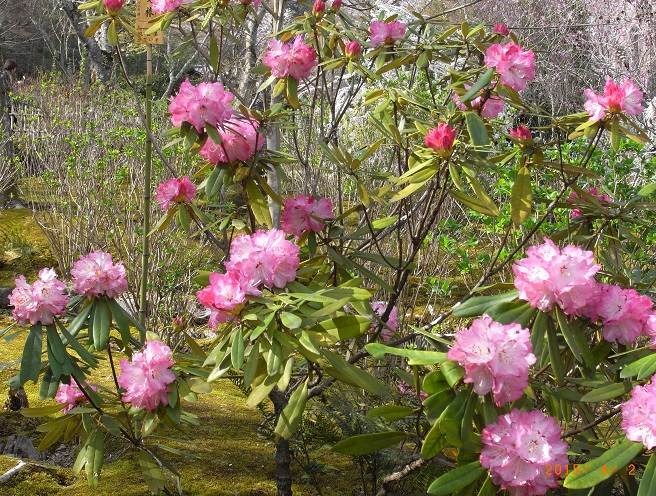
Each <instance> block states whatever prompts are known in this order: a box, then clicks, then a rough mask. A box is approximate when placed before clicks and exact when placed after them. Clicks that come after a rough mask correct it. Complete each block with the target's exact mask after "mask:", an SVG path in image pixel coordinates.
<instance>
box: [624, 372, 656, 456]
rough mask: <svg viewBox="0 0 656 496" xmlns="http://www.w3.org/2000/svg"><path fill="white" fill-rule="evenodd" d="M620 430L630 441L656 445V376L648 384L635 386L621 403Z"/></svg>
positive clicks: (650, 447) (649, 447)
mask: <svg viewBox="0 0 656 496" xmlns="http://www.w3.org/2000/svg"><path fill="white" fill-rule="evenodd" d="M622 430H623V431H624V432H625V433H626V438H627V439H629V440H630V441H636V442H638V443H642V444H644V445H645V448H647V449H652V448H654V447H656V376H653V377H652V378H651V382H650V383H649V384H645V385H644V386H635V387H634V388H633V389H632V390H631V399H630V400H629V401H627V402H626V403H623V404H622Z"/></svg>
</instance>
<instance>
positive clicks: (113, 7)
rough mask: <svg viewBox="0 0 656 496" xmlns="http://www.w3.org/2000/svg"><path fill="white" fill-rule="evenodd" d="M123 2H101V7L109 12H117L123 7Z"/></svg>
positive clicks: (119, 0)
mask: <svg viewBox="0 0 656 496" xmlns="http://www.w3.org/2000/svg"><path fill="white" fill-rule="evenodd" d="M124 2H125V0H103V5H104V6H105V8H106V9H107V10H108V11H109V12H118V11H119V10H121V8H122V7H123V3H124Z"/></svg>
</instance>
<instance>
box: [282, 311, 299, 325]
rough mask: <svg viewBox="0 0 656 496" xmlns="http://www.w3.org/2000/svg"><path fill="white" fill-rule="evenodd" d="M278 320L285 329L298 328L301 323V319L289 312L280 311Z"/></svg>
mask: <svg viewBox="0 0 656 496" xmlns="http://www.w3.org/2000/svg"><path fill="white" fill-rule="evenodd" d="M280 321H281V322H282V325H284V326H285V327H286V328H287V329H298V328H299V327H301V324H302V323H303V319H302V318H301V317H299V316H298V315H296V314H294V313H291V312H281V313H280Z"/></svg>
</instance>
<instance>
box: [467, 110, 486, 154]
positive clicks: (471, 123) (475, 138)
mask: <svg viewBox="0 0 656 496" xmlns="http://www.w3.org/2000/svg"><path fill="white" fill-rule="evenodd" d="M465 122H466V123H467V131H468V132H469V137H470V138H471V142H472V143H473V144H474V145H476V146H485V145H487V144H488V143H489V142H490V137H489V136H488V134H487V129H486V128H485V123H484V122H483V120H482V119H481V118H480V117H479V116H478V114H477V113H475V112H465Z"/></svg>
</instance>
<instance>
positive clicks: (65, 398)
mask: <svg viewBox="0 0 656 496" xmlns="http://www.w3.org/2000/svg"><path fill="white" fill-rule="evenodd" d="M85 387H87V388H91V389H93V390H94V391H98V388H96V387H95V386H91V385H89V384H87V385H85ZM55 401H57V403H61V404H66V406H64V408H62V410H61V411H62V412H64V413H66V412H67V411H69V410H71V409H72V408H75V407H76V406H80V405H81V404H84V403H88V401H89V400H87V397H86V396H84V393H83V392H82V390H81V389H80V388H79V387H78V386H77V383H76V382H75V381H74V380H71V383H70V385H69V384H64V383H63V382H62V383H61V384H60V385H59V389H58V390H57V394H55Z"/></svg>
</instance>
